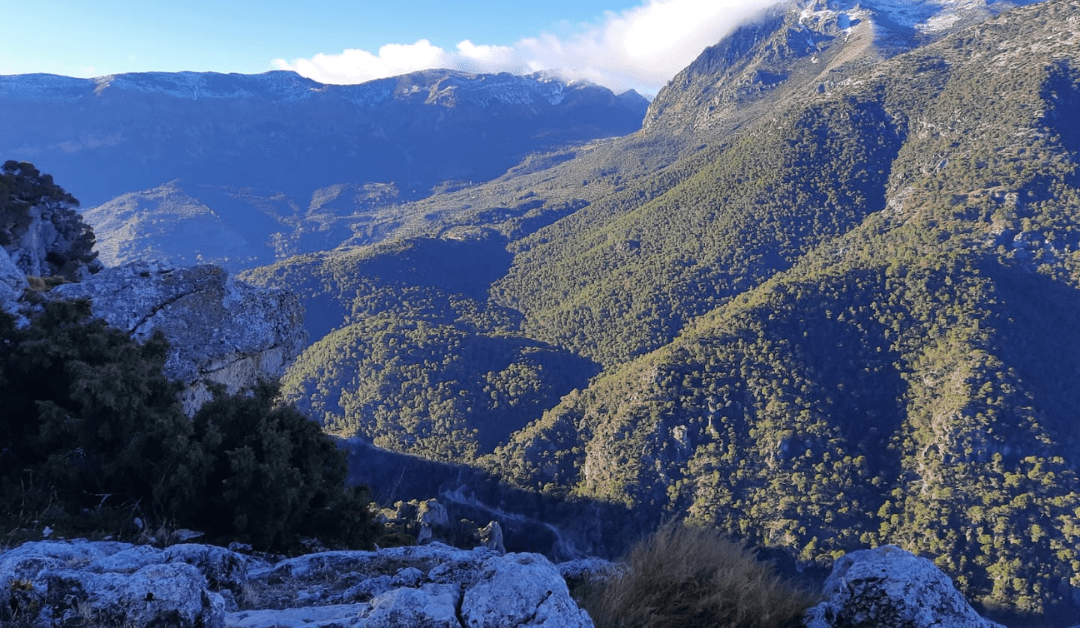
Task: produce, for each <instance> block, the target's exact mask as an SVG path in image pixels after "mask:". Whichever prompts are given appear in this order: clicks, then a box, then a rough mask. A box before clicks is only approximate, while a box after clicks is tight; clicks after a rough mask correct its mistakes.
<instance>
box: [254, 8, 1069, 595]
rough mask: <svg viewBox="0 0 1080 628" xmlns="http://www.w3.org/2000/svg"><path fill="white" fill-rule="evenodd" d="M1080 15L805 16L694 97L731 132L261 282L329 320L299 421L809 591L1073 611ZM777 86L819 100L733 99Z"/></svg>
mask: <svg viewBox="0 0 1080 628" xmlns="http://www.w3.org/2000/svg"><path fill="white" fill-rule="evenodd" d="M1076 10H1077V6H1076V3H1075V2H1046V3H1040V4H1037V5H1033V6H1030V7H1025V8H1021V9H1017V10H1015V11H1012V12H1009V13H1008V14H1005V15H1003V16H1001V17H999V18H993V19H990V20H987V21H985V22H982V23H980V24H978V25H976V26H973V27H970V28H967V29H964V30H960V31H958V32H957V33H955V34H952V35H949V36H947V37H944V38H942V39H941V40H939V41H936V42H933V43H929V44H927V45H924V46H920V47H916V48H914V49H913V50H911V51H910V52H906V53H904V54H899V55H895V54H893V52H892V51H890V50H886V49H882V48H878V47H876V44H875V42H874V40H873V38H872V37H869V36H862V35H860V36H855V35H852V36H851V37H848V38H847V39H841V38H839V37H838V38H836V39H834V40H831V42H830V41H825V40H822V41H820V42H818V44H817V45H818V46H819V50H818V52H817V53H816V56H815V58H816V59H817V60H818V61H812V60H811V59H810V58H809V57H808V55H806V54H803V53H798V54H795V53H794V52H792V49H791V47H790V40H789V39H787V33H788V31H787V28H789V25H788V24H789V23H788V22H786V21H785V18H783V17H782V16H781V17H778V18H776V19H774V20H772V21H769V22H767V23H763V24H762V25H760V26H759V27H757V28H758V31H760V32H759V33H758V35H759V37H758V38H757V39H755V42H756V43H755V44H754V46H755V48H754V49H752V50H749V51H747V50H743V51H741V52H740V54H744V55H745V56H744V57H741V58H740V57H738V56H737V55H735V54H734V53H733V51H732V50H731V49H730V48H729V47H728V46H727V45H726V44H725V43H724V42H721V44H719V45H718V46H717V47H714V48H711V49H709V50H707V51H706V52H705V53H703V55H702V58H701V59H699V61H698V62H695V64H694V65H692V66H691V67H690V68H688V69H687V70H684V72H683V73H682V74H681V75H680V76H679V77H677V78H676V80H675V81H673V85H677V84H678V85H702V86H704V87H702V89H701V92H700V93H704V94H706V95H707V96H708V97H709V98H712V100H710V101H708V102H710V103H715V102H727V103H728V105H727V106H726V107H724V108H717V109H715V110H713V109H712V105H710V106H709V108H708V109H707V110H708V111H711V112H712V113H709V114H708V115H707V116H705V115H703V114H692V112H693V111H703V110H706V109H705V106H706V102H705V101H704V99H705V98H706V96H700V95H696V94H699V92H695V91H694V90H693V89H690V88H685V89H680V90H676V89H675V88H674V87H670V86H669V91H667V92H662V93H661V94H660V95H659V96H658V97H657V100H656V101H655V102H654V105H653V108H652V110H651V111H650V117H649V118H647V122H646V128H645V129H644V130H643V131H642V132H640V133H638V134H636V135H634V136H631V137H629V138H624V139H621V140H618V141H613V142H611V143H610V144H608V145H606V146H597V147H594V148H592V149H591V150H588V151H584V150H582V151H578V153H577V154H575V155H574V156H573V157H572V158H570V159H565V160H562V159H560V160H553V163H551V164H550V165H549V164H544V165H543V166H537V167H535V168H522V169H519V170H518V171H511V172H509V173H507V175H505V176H504V177H503V178H501V179H498V180H496V181H494V182H491V183H489V184H484V185H480V186H475V187H473V188H470V189H469V190H467V192H468V193H469V195H470V196H469V201H468V203H467V204H465V203H464V202H463V200H462V199H463V197H462V196H461V193H458V192H452V193H448V194H446V195H445V196H436V197H432V199H428V200H426V201H422V202H418V203H416V204H415V205H411V206H410V205H406V206H404V207H402V208H400V209H399V210H398V211H399V212H401V213H402V214H408V213H409V212H410V211H413V212H415V214H414V215H417V216H419V215H421V214H422V215H423V216H424V217H425V218H424V220H418V219H417V221H414V222H413V223H412V224H414V225H426V227H424V228H423V229H414V230H413V231H412V235H411V236H409V237H406V238H400V239H394V240H391V241H387V242H384V243H381V244H376V245H370V246H363V247H356V248H349V247H348V246H345V247H342V248H341V249H339V250H337V251H332V252H327V253H324V254H321V255H317V256H307V257H305V258H298V259H291V260H284V261H282V262H280V263H278V264H276V265H274V266H269V267H265V268H260V269H256V270H254V271H251V272H249V273H247V275H246V276H247V278H248V279H249V280H252V281H255V282H256V283H263V284H268V285H282V286H285V285H290V286H293V287H294V288H297V287H298V288H299V289H300V291H301V292H302V293H303V294H304V295H305V297H304V298H305V300H306V302H307V303H308V307H309V309H314V310H315V312H316V313H315V314H314V316H309V321H310V320H316V321H318V325H320V326H321V327H319V328H318V329H311V331H312V333H313V340H314V342H313V344H312V345H311V347H310V348H309V349H308V350H307V351H306V352H305V354H304V355H303V356H302V357H301V358H300V360H299V361H298V362H297V364H296V365H295V366H294V367H292V369H291V370H290V372H289V373H288V375H287V376H286V379H285V386H284V390H285V392H286V395H288V396H289V398H290V399H294V400H296V402H297V403H298V404H300V405H301V406H302V407H304V408H305V409H307V410H309V411H310V412H311V413H312V415H313V416H315V417H317V418H318V419H319V420H321V421H322V422H323V424H324V426H325V428H326V429H328V430H331V431H333V432H335V433H339V434H343V435H359V436H361V437H363V438H365V439H367V440H370V441H371V442H373V443H374V444H376V445H377V446H379V447H383V448H387V449H391V450H394V451H400V452H406V453H413V454H418V455H422V456H425V457H430V458H434V459H437V460H444V461H451V462H465V463H469V464H472V465H474V466H476V467H478V468H481V469H485V470H488V471H490V472H491V473H493V474H495V475H496V476H497V477H500V478H502V479H503V480H505V481H507V482H509V483H511V484H513V485H515V486H518V487H521V488H525V489H528V490H534V491H539V492H542V493H544V494H547V495H552V496H559V497H562V498H565V499H570V500H573V499H588V500H600V501H603V502H609V503H612V504H618V505H621V506H625V507H627V508H629V509H630V511H631V512H633V513H635V515H636V516H638V517H640V518H641V519H642V520H645V521H653V522H659V521H663V520H667V519H670V518H672V517H675V518H686V519H690V520H694V521H698V522H702V523H706V524H709V525H711V526H714V527H716V528H719V529H721V530H724V531H726V532H728V533H730V534H732V535H734V536H736V537H738V538H742V539H745V540H747V541H749V542H751V543H753V544H755V545H757V546H759V547H763V548H770V549H776V550H781V551H783V552H784V553H786V554H787V555H788V556H790V557H791V558H792V559H793V560H794V561H796V562H797V563H799V564H802V565H805V566H821V567H828V566H829V565H830V564H831V561H832V560H833V559H835V558H836V557H838V556H840V555H842V554H843V553H845V552H848V551H852V550H854V549H859V548H863V547H867V546H875V545H879V544H884V543H894V544H898V545H901V546H903V547H904V548H906V549H909V550H911V551H913V552H915V553H917V554H920V555H924V556H928V557H930V558H932V559H933V560H934V561H935V563H936V564H937V565H939V566H940V567H941V568H942V569H944V570H945V571H946V572H947V573H949V574H950V575H951V576H952V577H953V578H954V580H955V582H956V583H957V584H958V586H959V587H960V588H961V590H962V591H963V592H964V593H965V595H967V596H968V597H969V599H973V600H976V601H977V602H979V603H981V604H983V605H984V607H987V608H999V609H1005V610H1009V611H1013V612H1018V613H1021V614H1032V615H1039V614H1041V613H1046V612H1049V611H1051V610H1052V609H1055V608H1058V609H1060V608H1063V605H1065V606H1067V605H1068V604H1069V603H1070V601H1071V600H1072V598H1073V597H1074V595H1075V592H1076V591H1080V575H1078V574H1080V554H1078V552H1080V550H1078V548H1080V483H1078V473H1080V451H1078V450H1077V443H1078V442H1080V427H1078V425H1080V421H1078V416H1077V414H1076V410H1075V408H1076V407H1078V405H1080V404H1078V402H1080V399H1078V394H1080V389H1077V388H1076V387H1075V385H1074V382H1075V381H1078V379H1080V359H1078V358H1077V357H1076V356H1077V355H1078V352H1077V351H1076V349H1077V348H1080V347H1078V346H1077V345H1080V333H1078V331H1077V330H1080V319H1078V316H1080V315H1078V314H1077V312H1080V307H1078V306H1080V293H1078V292H1077V288H1078V287H1080V266H1078V262H1080V228H1078V227H1080V222H1078V221H1080V172H1078V165H1080V161H1078V160H1080V123H1078V120H1080V116H1077V115H1076V112H1077V111H1078V109H1080V68H1078V67H1077V65H1076V62H1075V59H1077V58H1080V42H1078V40H1077V37H1076V35H1075V34H1074V33H1073V32H1072V31H1071V30H1070V27H1069V26H1067V24H1068V22H1067V19H1068V17H1069V16H1070V15H1072V14H1074V12H1075V11H1076ZM856 34H858V33H856ZM1031 42H1039V43H1038V45H1032V44H1031ZM747 59H749V61H747ZM818 62H821V63H820V65H815V64H816V63H818ZM766 70H768V71H769V72H771V73H772V75H777V76H779V75H783V76H787V77H789V78H788V80H786V81H784V82H782V83H781V84H780V85H779V86H778V87H776V88H773V87H761V88H760V89H758V90H757V91H753V92H751V91H747V90H745V89H742V88H739V87H738V86H737V85H736V84H737V83H738V80H740V77H745V76H751V75H752V76H759V75H761V72H764V71H766ZM754 73H757V74H754ZM717 76H721V77H724V79H723V80H718V79H716V78H715V77H717ZM725 85H728V87H725ZM725 90H727V91H725ZM695 99H696V100H695ZM650 130H651V131H650ZM650 132H651V133H652V134H651V135H650ZM672 154H675V155H677V156H676V157H675V158H672V157H671V155H672ZM643 163H655V164H658V165H657V166H656V167H655V168H652V169H650V168H644V167H642V166H641V164H643ZM523 199H529V200H528V201H525V200H523ZM575 199H577V200H575ZM440 202H442V203H443V204H444V205H443V206H442V207H440V206H439V203H440ZM484 207H487V208H489V209H487V210H483V208H484ZM410 208H413V209H412V210H410ZM453 208H457V210H455V211H451V209H453ZM567 208H570V209H567ZM530 216H532V217H534V218H533V219H531V220H530V219H529V218H528V217H530ZM425 221H426V222H425ZM425 229H426V230H425ZM466 278H468V279H467V280H466ZM309 328H310V323H309Z"/></svg>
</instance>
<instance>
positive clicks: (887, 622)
mask: <svg viewBox="0 0 1080 628" xmlns="http://www.w3.org/2000/svg"><path fill="white" fill-rule="evenodd" d="M824 598H825V601H824V602H822V603H820V604H818V605H817V606H815V607H813V608H811V609H810V610H809V611H807V613H806V616H805V618H804V620H805V622H806V626H807V628H849V627H851V628H853V627H855V626H878V627H879V628H930V627H931V626H933V628H1002V627H1001V626H1000V625H999V624H995V623H994V622H991V621H989V620H987V619H984V618H982V617H980V616H979V615H978V614H977V613H976V612H975V611H974V609H972V608H971V606H970V605H969V604H968V603H967V601H966V600H965V599H964V598H963V596H961V595H960V593H959V592H958V591H957V590H956V589H955V588H954V587H953V584H952V581H951V580H949V577H948V576H946V575H945V574H944V573H942V572H941V570H940V569H938V568H937V567H935V566H934V563H932V562H930V561H929V560H927V559H925V558H919V557H917V556H915V555H913V554H912V553H911V552H907V551H905V550H902V549H900V548H899V547H896V546H893V545H884V546H881V547H878V548H875V549H871V550H862V551H858V552H852V553H850V554H848V555H846V556H844V557H842V558H840V559H839V560H837V561H836V562H835V563H834V564H833V570H832V574H831V575H830V576H829V578H828V580H826V581H825V590H824Z"/></svg>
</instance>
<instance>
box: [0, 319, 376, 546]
mask: <svg viewBox="0 0 1080 628" xmlns="http://www.w3.org/2000/svg"><path fill="white" fill-rule="evenodd" d="M166 354H167V344H166V342H165V340H164V339H163V338H162V337H161V336H160V335H158V336H155V337H154V338H153V339H151V340H150V341H148V342H147V343H145V344H138V343H136V342H135V341H133V340H132V339H131V338H130V337H129V336H128V335H127V334H126V333H124V332H122V331H120V330H118V329H114V328H111V327H109V326H108V325H106V324H105V323H104V322H103V321H101V320H100V319H97V320H91V319H90V305H89V303H88V302H86V301H77V302H71V303H63V302H54V303H45V304H44V305H43V308H42V312H41V314H39V315H38V316H35V317H34V318H33V319H32V321H31V324H30V325H28V326H26V327H25V328H22V329H20V328H18V327H17V326H16V325H15V321H14V319H13V318H12V317H11V316H10V315H9V314H7V313H6V312H2V311H0V524H3V525H4V526H5V527H9V526H16V527H18V528H22V527H24V526H25V525H26V524H27V523H28V522H31V521H34V520H35V519H43V518H45V517H42V516H40V515H39V514H38V513H45V512H48V513H51V514H50V515H49V516H48V517H47V518H48V519H49V521H50V525H54V526H57V529H58V530H59V527H60V526H61V525H63V527H64V529H65V533H71V532H73V531H76V530H78V531H80V532H82V531H84V530H85V527H86V525H87V524H89V525H91V526H93V525H101V524H104V525H107V526H108V527H109V529H108V530H99V531H101V532H110V533H111V532H116V531H117V530H116V529H115V526H117V525H123V523H122V521H124V520H127V521H131V519H132V518H133V517H134V515H135V513H138V514H139V515H140V516H142V517H151V518H154V519H157V520H159V521H169V522H172V523H175V524H177V525H182V526H189V527H196V528H200V529H203V530H205V531H207V532H210V533H211V534H212V535H213V536H215V537H217V538H218V539H219V540H231V539H235V538H240V539H242V540H246V541H248V542H251V543H253V544H255V545H259V546H262V547H274V548H281V549H286V548H287V547H288V546H290V545H292V544H294V543H295V542H296V541H297V540H298V539H299V537H300V536H301V535H310V536H318V537H320V539H322V540H323V541H325V542H329V543H333V544H336V545H344V546H348V547H365V546H369V545H370V544H371V541H372V539H373V538H374V535H375V529H374V527H373V523H372V516H371V513H370V512H369V511H368V508H367V506H368V504H369V502H370V499H369V498H368V495H367V493H366V491H365V490H364V489H360V488H352V489H346V487H345V478H346V473H347V467H346V460H345V454H344V453H343V452H341V451H340V450H338V449H337V447H335V445H334V441H333V440H332V439H331V438H330V437H329V436H326V435H325V434H323V433H322V432H321V431H320V429H319V427H318V425H316V424H315V423H314V422H313V421H311V420H309V419H308V418H306V417H305V416H303V415H302V414H300V413H299V412H297V411H296V410H295V409H294V408H292V407H291V406H279V405H277V404H276V403H275V398H276V391H277V389H276V388H275V387H274V386H272V385H262V386H260V387H258V388H257V390H255V391H254V392H253V394H252V395H251V396H247V395H236V396H228V395H225V394H223V393H221V392H218V394H217V395H216V396H215V399H214V400H213V401H212V402H210V403H209V404H207V405H206V406H205V407H204V408H203V409H202V410H201V411H200V412H199V413H198V414H197V416H196V417H195V419H194V420H190V419H188V417H187V416H185V415H184V413H183V412H182V410H181V408H180V404H179V402H178V401H177V392H178V391H179V385H178V384H176V383H174V382H171V381H169V380H168V379H166V378H165V376H164V375H163V373H162V367H163V365H164V363H165V358H166ZM9 529H11V528H10V527H9ZM91 533H92V531H91Z"/></svg>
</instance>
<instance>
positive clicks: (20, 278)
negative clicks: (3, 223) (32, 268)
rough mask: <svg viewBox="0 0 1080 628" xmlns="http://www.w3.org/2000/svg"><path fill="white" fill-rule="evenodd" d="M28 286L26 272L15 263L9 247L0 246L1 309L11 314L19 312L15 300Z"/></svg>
mask: <svg viewBox="0 0 1080 628" xmlns="http://www.w3.org/2000/svg"><path fill="white" fill-rule="evenodd" d="M27 286H28V284H27V283H26V273H24V272H23V271H22V269H20V268H19V267H18V266H16V265H15V262H14V261H12V259H11V256H10V255H8V252H7V249H5V248H4V247H2V246H0V309H2V310H4V311H5V312H8V313H9V314H17V313H18V308H17V306H16V303H15V302H16V301H17V300H18V299H19V297H21V296H22V293H23V290H25V289H26V288H27Z"/></svg>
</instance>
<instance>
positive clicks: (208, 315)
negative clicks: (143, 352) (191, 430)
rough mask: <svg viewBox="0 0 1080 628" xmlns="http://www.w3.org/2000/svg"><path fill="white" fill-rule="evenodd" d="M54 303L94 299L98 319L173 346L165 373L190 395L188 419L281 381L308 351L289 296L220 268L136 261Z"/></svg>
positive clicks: (55, 295) (69, 290) (66, 291)
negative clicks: (158, 336)
mask: <svg viewBox="0 0 1080 628" xmlns="http://www.w3.org/2000/svg"><path fill="white" fill-rule="evenodd" d="M49 298H52V299H81V298H86V299H90V301H91V302H92V303H93V312H94V315H95V316H97V317H100V318H103V319H105V320H106V321H107V322H108V323H109V324H110V325H112V326H114V327H117V328H119V329H123V330H125V331H127V332H128V333H130V334H131V336H132V337H133V338H135V339H136V340H140V341H142V340H146V339H148V338H149V337H150V336H152V335H153V334H154V332H156V331H161V332H162V333H164V334H165V337H166V338H167V339H168V340H169V344H170V349H169V357H168V360H167V362H166V363H165V374H166V375H167V376H169V377H170V378H172V379H174V380H177V381H180V382H182V383H183V384H184V385H185V386H186V388H185V391H184V392H183V398H182V402H183V404H184V409H185V411H187V412H188V413H192V412H194V410H195V409H197V408H198V407H199V406H201V405H202V404H203V403H204V402H206V401H207V400H209V399H210V397H211V391H210V388H211V387H212V386H213V385H215V384H220V385H223V386H225V389H226V391H227V392H229V393H236V392H237V391H239V390H243V389H244V388H247V387H250V386H252V385H253V384H254V383H256V382H258V381H259V380H274V379H277V378H278V377H280V376H281V374H282V373H283V372H284V369H285V367H286V366H287V365H288V364H289V363H290V362H292V360H293V359H295V357H296V356H297V355H299V353H300V350H301V348H302V347H303V344H304V340H305V334H304V332H303V323H304V311H303V308H302V307H301V306H300V302H299V300H298V299H297V297H296V296H295V295H293V294H291V293H289V292H286V291H285V290H277V289H268V288H256V287H254V286H251V285H249V284H246V283H243V282H241V281H237V280H236V279H234V278H232V277H230V276H229V274H228V272H227V271H225V270H224V269H222V268H219V267H217V266H210V265H204V266H194V267H187V268H184V267H181V268H174V267H170V266H167V265H163V264H157V263H150V262H133V263H131V264H127V265H125V266H120V267H117V268H108V269H105V270H103V271H101V272H99V273H97V274H95V275H92V276H91V277H88V278H87V279H85V280H83V281H81V282H78V283H70V284H65V285H61V286H57V287H56V288H54V289H53V290H52V291H51V292H50V293H49Z"/></svg>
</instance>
